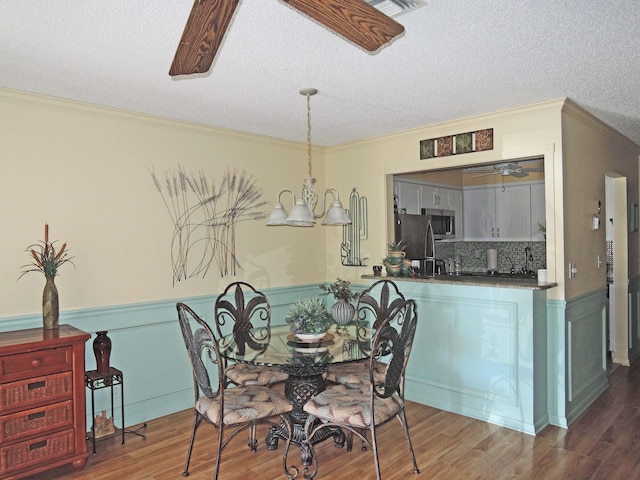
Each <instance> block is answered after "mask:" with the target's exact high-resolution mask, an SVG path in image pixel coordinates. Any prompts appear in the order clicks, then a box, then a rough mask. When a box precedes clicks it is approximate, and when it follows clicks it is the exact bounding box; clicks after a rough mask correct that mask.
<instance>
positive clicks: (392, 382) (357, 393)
mask: <svg viewBox="0 0 640 480" xmlns="http://www.w3.org/2000/svg"><path fill="white" fill-rule="evenodd" d="M395 309H396V310H397V311H396V314H394V315H391V316H389V317H387V318H386V319H384V320H383V321H381V322H380V323H379V324H378V328H377V329H376V332H375V334H374V337H373V343H372V351H371V357H370V359H369V368H368V373H369V382H368V384H366V385H363V384H344V385H335V386H332V387H329V388H327V389H326V390H325V391H323V392H321V393H319V394H317V395H315V396H314V397H312V398H311V399H310V400H309V401H308V402H307V403H306V404H305V406H304V411H305V412H307V413H308V414H309V417H308V418H307V420H306V422H305V434H306V438H307V439H308V440H307V441H306V443H305V445H303V447H304V448H309V451H310V452H311V458H312V463H311V465H309V466H307V467H304V468H303V476H304V478H314V477H315V475H316V474H317V472H318V459H317V455H316V454H315V453H314V451H313V442H312V441H310V440H312V439H313V436H314V435H315V434H316V432H318V431H319V430H320V429H322V428H323V427H326V426H330V427H337V428H341V429H343V430H347V431H348V432H350V433H351V434H353V435H357V436H358V437H360V438H361V439H362V441H363V442H366V443H367V445H368V446H369V447H370V448H371V450H372V451H373V458H374V463H375V469H376V478H377V479H378V480H380V478H381V476H380V462H379V459H378V444H377V437H376V428H377V427H378V426H380V425H381V424H383V423H385V422H387V421H388V420H390V419H392V418H393V417H396V418H397V419H398V420H399V421H400V424H401V425H402V427H403V429H404V433H405V437H406V439H407V444H408V445H409V453H410V455H411V460H412V462H413V471H414V473H416V474H418V473H420V470H419V469H418V464H417V462H416V457H415V454H414V451H413V445H412V443H411V437H410V435H409V427H408V424H407V416H406V413H405V400H404V382H405V369H406V366H407V361H408V359H409V354H410V353H411V347H412V344H413V339H414V337H415V331H416V324H417V315H418V313H417V308H416V303H415V301H414V300H407V301H405V302H402V303H400V302H397V303H396V304H395ZM378 362H380V364H384V365H385V366H386V368H385V371H384V377H383V378H382V379H381V378H380V377H379V376H378V373H379V371H378ZM364 432H369V434H370V435H371V440H370V441H369V440H367V437H366V435H365V433H364ZM289 445H290V442H288V443H287V448H286V449H285V452H284V464H285V470H286V473H287V475H288V477H289V478H295V477H296V476H297V475H298V473H299V469H298V468H297V467H295V466H292V467H289V466H287V453H288V449H289Z"/></svg>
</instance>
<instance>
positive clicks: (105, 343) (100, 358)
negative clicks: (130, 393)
mask: <svg viewBox="0 0 640 480" xmlns="http://www.w3.org/2000/svg"><path fill="white" fill-rule="evenodd" d="M96 335H97V337H96V338H95V340H94V341H93V353H94V355H95V356H96V370H98V373H109V357H110V356H111V339H110V338H109V337H107V332H106V331H104V332H96Z"/></svg>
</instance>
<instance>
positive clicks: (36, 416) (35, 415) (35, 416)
mask: <svg viewBox="0 0 640 480" xmlns="http://www.w3.org/2000/svg"><path fill="white" fill-rule="evenodd" d="M46 414H47V412H38V413H30V414H29V415H28V416H27V418H28V419H29V421H32V420H38V419H39V418H43V417H44V416H45V415H46Z"/></svg>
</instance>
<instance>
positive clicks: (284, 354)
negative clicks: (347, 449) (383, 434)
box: [218, 325, 370, 465]
mask: <svg viewBox="0 0 640 480" xmlns="http://www.w3.org/2000/svg"><path fill="white" fill-rule="evenodd" d="M358 337H360V338H358ZM366 337H368V335H366V334H365V335H363V331H362V330H361V331H360V335H356V327H355V325H348V326H346V327H342V326H335V325H334V326H332V327H331V328H330V329H329V331H328V332H327V334H326V335H325V337H324V338H322V339H321V340H320V341H316V342H300V341H298V339H297V338H296V337H295V335H294V334H292V333H291V331H290V328H289V325H282V326H272V327H271V329H270V331H267V330H266V329H263V328H256V329H253V330H251V331H250V333H249V335H247V336H246V337H240V336H238V335H236V334H230V335H226V336H224V337H222V338H220V340H219V341H218V344H219V347H220V354H221V355H222V356H223V357H225V358H227V359H228V360H231V361H234V362H242V363H249V364H255V365H268V366H271V367H273V368H278V369H280V370H282V371H284V372H285V373H286V374H287V376H288V377H287V380H286V383H285V387H284V393H285V396H286V397H287V399H288V400H289V401H290V402H291V405H292V407H293V409H292V411H291V413H290V418H291V421H292V424H293V432H291V435H292V437H291V442H292V443H293V444H295V445H298V446H300V448H301V457H302V463H303V465H310V464H311V454H310V452H309V451H308V450H307V449H306V448H305V443H306V442H305V441H306V440H307V439H306V437H305V433H304V423H305V421H306V419H307V413H306V412H305V411H304V410H303V407H304V404H305V403H306V402H307V400H309V399H310V398H311V397H312V396H313V395H315V394H317V393H320V392H322V391H323V390H324V389H325V376H326V372H327V371H328V369H329V368H330V366H331V365H333V364H339V363H347V362H354V361H356V360H362V359H364V358H368V357H369V349H368V346H369V344H370V341H369V340H366V339H365V338H366ZM288 430H289V429H288V428H287V425H286V424H281V425H280V428H272V429H271V430H270V431H269V433H268V435H267V438H266V444H267V448H269V449H276V448H278V440H279V439H282V440H284V441H286V440H288V436H289V434H288ZM328 438H333V441H334V445H335V446H336V447H342V446H343V445H344V443H345V434H344V432H342V430H340V429H335V428H326V429H322V430H321V431H319V432H318V433H317V434H316V435H314V437H313V438H312V439H310V442H312V443H313V444H314V445H315V444H317V443H319V442H321V441H324V440H326V439H328Z"/></svg>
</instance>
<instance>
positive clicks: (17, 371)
mask: <svg viewBox="0 0 640 480" xmlns="http://www.w3.org/2000/svg"><path fill="white" fill-rule="evenodd" d="M89 336H90V335H89V334H88V333H85V332H83V331H81V330H78V329H76V328H74V327H72V326H70V325H61V326H60V328H59V329H58V330H44V329H42V328H32V329H28V330H17V331H12V332H2V333H0V479H2V480H14V479H18V478H23V477H26V476H28V475H33V474H35V473H39V472H43V471H45V470H49V469H51V468H55V467H58V466H60V465H64V464H67V463H72V464H73V467H74V468H75V469H76V470H80V469H81V468H82V467H84V465H85V464H86V463H87V441H86V431H87V429H86V413H85V388H84V347H85V342H86V341H87V340H88V339H89Z"/></svg>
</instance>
